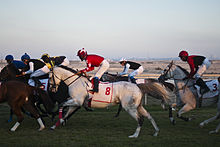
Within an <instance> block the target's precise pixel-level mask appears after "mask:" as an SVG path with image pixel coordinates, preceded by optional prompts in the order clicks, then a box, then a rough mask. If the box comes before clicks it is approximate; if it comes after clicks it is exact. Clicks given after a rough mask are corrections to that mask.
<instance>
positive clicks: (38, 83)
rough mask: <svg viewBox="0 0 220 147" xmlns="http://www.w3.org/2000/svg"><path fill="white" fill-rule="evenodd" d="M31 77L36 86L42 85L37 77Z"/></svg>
mask: <svg viewBox="0 0 220 147" xmlns="http://www.w3.org/2000/svg"><path fill="white" fill-rule="evenodd" d="M32 79H33V80H34V83H35V86H36V87H39V88H40V87H41V86H43V84H42V83H41V82H40V80H39V79H38V78H37V77H32Z"/></svg>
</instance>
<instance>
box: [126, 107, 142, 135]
mask: <svg viewBox="0 0 220 147" xmlns="http://www.w3.org/2000/svg"><path fill="white" fill-rule="evenodd" d="M124 108H125V110H126V111H127V112H128V113H129V114H130V115H131V116H132V117H133V118H134V119H135V120H136V121H137V122H138V126H137V128H136V131H135V133H134V134H133V135H130V136H128V137H129V138H137V137H138V135H139V133H140V131H141V126H142V124H143V123H140V122H141V121H139V116H138V112H137V108H135V106H129V107H124Z"/></svg>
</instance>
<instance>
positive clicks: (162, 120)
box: [0, 106, 220, 147]
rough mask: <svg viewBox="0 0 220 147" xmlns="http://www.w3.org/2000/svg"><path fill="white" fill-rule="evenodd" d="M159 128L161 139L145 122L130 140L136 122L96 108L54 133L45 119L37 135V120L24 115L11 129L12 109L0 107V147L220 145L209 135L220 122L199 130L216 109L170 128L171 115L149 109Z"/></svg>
mask: <svg viewBox="0 0 220 147" xmlns="http://www.w3.org/2000/svg"><path fill="white" fill-rule="evenodd" d="M146 109H147V110H148V111H149V112H150V113H151V115H152V116H153V118H154V119H155V121H156V123H157V124H158V126H159V128H160V133H159V136H158V137H153V136H152V134H153V133H154V129H153V127H152V125H151V124H150V122H149V121H148V120H147V119H145V121H144V125H143V127H142V130H141V133H140V136H139V137H138V138H137V139H130V138H128V136H129V135H131V134H133V133H134V131H135V129H136V122H135V121H134V120H133V119H132V118H131V117H130V116H129V115H128V113H127V112H125V111H122V112H121V114H120V116H119V117H118V118H114V117H113V116H114V115H115V113H116V111H117V107H111V108H110V109H108V110H107V109H95V110H94V111H93V112H87V111H85V110H84V109H83V108H81V109H80V110H79V111H78V112H77V113H76V114H75V115H73V116H72V117H71V118H70V120H69V121H68V122H67V125H66V126H64V127H63V126H61V127H58V128H57V129H56V130H54V131H52V130H50V129H49V128H50V127H51V126H52V125H53V124H54V122H51V121H50V119H48V118H44V120H45V122H46V126H47V128H46V129H45V130H43V131H42V132H38V131H37V129H38V128H39V126H38V123H37V121H36V120H34V119H32V118H29V117H27V116H25V120H24V121H23V122H22V124H21V125H20V126H19V128H18V129H17V130H16V132H10V131H9V129H10V128H11V127H12V126H13V125H14V123H15V117H14V121H13V122H11V123H8V122H7V119H8V116H9V108H8V107H6V106H0V126H1V127H0V146H1V147H2V146H28V147H30V146H82V147H85V146H89V147H91V146H114V147H124V146H126V147H127V146H141V147H142V146H154V147H157V146H161V147H162V146H163V147H164V146H166V147H170V146H171V147H172V146H173V147H177V146H185V145H187V147H191V146H193V147H196V146H200V147H203V146H213V147H214V146H220V140H219V137H220V134H213V135H209V134H208V132H209V131H210V130H213V129H215V127H216V125H217V124H218V123H219V121H215V122H213V123H210V124H209V125H208V126H206V127H205V128H202V129H201V128H199V123H200V122H201V121H203V120H205V119H207V118H209V117H211V116H213V115H215V113H216V108H211V107H209V108H202V109H196V110H193V111H191V112H189V113H187V114H186V115H188V116H192V115H193V116H194V117H195V119H194V120H192V121H190V122H184V121H182V120H179V119H176V120H177V124H176V125H175V126H173V125H171V124H170V122H169V119H168V112H167V111H164V110H162V109H161V108H160V107H159V106H146Z"/></svg>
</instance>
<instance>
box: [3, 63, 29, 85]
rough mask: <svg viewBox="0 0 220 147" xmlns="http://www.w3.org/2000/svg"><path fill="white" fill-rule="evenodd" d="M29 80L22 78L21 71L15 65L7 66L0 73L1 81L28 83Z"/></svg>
mask: <svg viewBox="0 0 220 147" xmlns="http://www.w3.org/2000/svg"><path fill="white" fill-rule="evenodd" d="M27 78H28V77H26V76H21V71H19V70H18V69H17V68H16V67H15V65H14V64H13V63H10V64H8V65H6V66H5V67H4V68H3V69H2V70H1V72H0V81H10V80H19V81H23V82H26V83H27Z"/></svg>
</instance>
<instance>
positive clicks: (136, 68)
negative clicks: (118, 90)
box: [119, 58, 144, 84]
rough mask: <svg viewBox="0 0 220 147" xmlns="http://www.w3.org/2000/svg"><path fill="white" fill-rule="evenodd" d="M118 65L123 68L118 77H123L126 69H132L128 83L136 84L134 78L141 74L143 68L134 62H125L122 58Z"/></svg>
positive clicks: (126, 71)
mask: <svg viewBox="0 0 220 147" xmlns="http://www.w3.org/2000/svg"><path fill="white" fill-rule="evenodd" d="M119 63H120V64H121V65H122V66H124V70H123V72H121V73H120V74H119V75H125V74H127V73H128V69H133V70H134V71H133V72H131V73H130V74H128V81H129V82H132V83H135V84H136V79H135V78H134V76H136V75H138V74H141V73H143V71H144V68H143V66H141V65H140V64H139V63H136V62H132V61H127V60H126V59H124V58H122V59H121V60H120V62H119Z"/></svg>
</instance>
